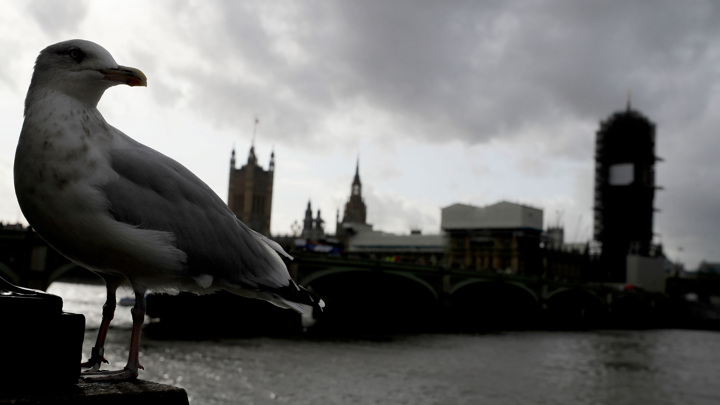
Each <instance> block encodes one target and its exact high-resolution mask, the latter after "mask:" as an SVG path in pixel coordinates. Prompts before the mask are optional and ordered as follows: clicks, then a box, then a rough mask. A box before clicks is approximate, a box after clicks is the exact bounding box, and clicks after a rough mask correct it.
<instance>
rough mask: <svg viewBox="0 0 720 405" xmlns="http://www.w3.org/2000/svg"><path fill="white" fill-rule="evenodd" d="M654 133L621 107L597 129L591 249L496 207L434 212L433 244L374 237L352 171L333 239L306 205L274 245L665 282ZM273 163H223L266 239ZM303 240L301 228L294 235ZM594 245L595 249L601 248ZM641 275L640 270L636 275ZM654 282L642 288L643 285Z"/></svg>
mask: <svg viewBox="0 0 720 405" xmlns="http://www.w3.org/2000/svg"><path fill="white" fill-rule="evenodd" d="M659 160H660V159H659V158H657V157H656V156H655V124H654V123H652V122H651V121H650V120H648V119H647V118H646V117H645V116H644V115H643V114H642V113H640V112H639V111H637V110H635V109H633V108H631V106H630V103H629V101H628V105H627V108H626V109H625V110H624V111H619V112H616V113H614V114H612V115H611V116H610V117H608V118H607V119H605V120H603V121H602V122H601V123H600V128H599V129H598V131H597V133H596V142H595V191H594V219H595V222H594V231H595V235H594V237H595V238H594V239H595V242H594V243H590V242H588V243H584V244H566V243H564V237H563V229H562V228H561V227H550V228H548V229H546V230H544V229H543V211H542V210H541V209H538V208H535V207H531V206H528V205H522V204H515V203H511V202H506V201H501V202H498V203H496V204H492V205H488V206H485V207H477V206H472V205H467V204H460V203H457V204H453V205H450V206H448V207H445V208H442V209H441V221H440V222H441V226H440V227H441V230H442V234H439V235H422V234H421V233H420V232H419V231H411V232H410V233H409V234H408V235H394V234H388V233H384V232H380V231H375V230H373V229H372V225H370V224H368V223H367V207H366V205H365V201H364V199H363V195H362V182H361V181H360V171H359V162H358V163H356V167H355V176H354V178H353V179H352V183H351V187H350V196H349V199H348V201H347V203H346V204H345V208H344V212H343V215H342V219H340V213H339V212H338V214H337V216H336V228H335V229H336V234H335V235H327V234H326V233H325V230H324V222H325V221H324V220H323V219H322V218H321V217H320V211H319V210H318V213H317V216H316V217H314V218H313V212H312V209H311V206H310V202H308V205H307V209H306V211H305V218H304V220H303V227H302V232H301V233H300V234H299V235H295V236H292V237H275V238H274V239H276V240H277V241H278V242H279V243H281V244H282V245H283V246H285V247H286V248H289V249H290V250H298V249H299V250H307V251H315V252H324V253H326V254H327V253H328V252H332V253H334V254H341V255H346V256H353V257H365V258H372V259H376V260H391V261H402V262H409V263H416V264H426V265H440V266H446V267H461V268H466V269H475V270H478V271H494V272H505V273H510V274H524V275H542V276H545V277H552V278H559V279H576V280H601V281H616V282H625V281H627V282H630V281H635V282H636V283H637V282H638V280H637V277H639V276H638V274H640V275H641V276H642V277H647V275H648V274H655V275H656V277H658V278H659V277H660V276H661V274H660V273H661V272H662V273H663V274H662V276H663V277H664V260H665V259H664V255H663V253H662V247H660V246H656V245H653V244H652V235H653V232H652V229H653V214H654V211H655V208H654V207H653V201H654V196H655V190H656V189H658V187H656V186H655V169H654V164H655V162H656V161H659ZM274 171H275V154H274V152H273V153H271V155H270V164H269V167H268V168H267V169H264V168H263V167H261V166H260V165H259V164H258V161H257V157H256V155H255V148H254V146H251V147H250V151H249V154H248V158H247V162H246V163H245V164H244V165H242V166H241V167H240V168H238V167H237V165H236V157H235V150H234V149H233V151H232V156H231V159H230V180H229V189H228V205H229V207H230V208H231V209H232V211H233V212H234V213H235V214H236V215H237V216H238V218H240V219H241V220H242V221H244V222H245V223H246V224H247V225H248V226H250V227H251V228H253V229H255V230H257V231H258V232H260V233H263V234H265V235H267V236H270V220H271V210H272V195H273V177H274ZM298 231H300V229H298ZM598 246H599V248H598ZM640 268H642V269H640ZM649 283H650V284H651V282H644V284H646V285H647V284H649Z"/></svg>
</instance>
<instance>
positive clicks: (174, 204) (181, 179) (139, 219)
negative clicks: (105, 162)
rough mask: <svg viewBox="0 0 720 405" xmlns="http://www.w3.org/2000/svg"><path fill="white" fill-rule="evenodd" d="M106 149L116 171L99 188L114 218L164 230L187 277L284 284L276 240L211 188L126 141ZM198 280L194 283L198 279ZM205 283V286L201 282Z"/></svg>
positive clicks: (241, 283) (253, 284)
mask: <svg viewBox="0 0 720 405" xmlns="http://www.w3.org/2000/svg"><path fill="white" fill-rule="evenodd" d="M129 140H130V141H131V143H130V144H129V146H128V147H125V148H121V149H115V150H113V151H111V152H110V153H109V154H110V159H111V167H112V169H113V170H114V171H115V173H116V174H117V176H116V177H115V178H114V180H111V181H110V182H108V183H107V184H105V185H104V186H103V191H104V193H105V195H106V197H107V199H108V201H109V210H110V214H111V215H112V216H113V217H114V218H115V220H117V221H120V222H123V223H126V224H130V225H132V226H135V227H138V228H140V229H148V230H155V231H163V232H169V233H171V234H173V235H174V238H175V243H176V245H177V248H178V249H180V250H182V251H183V252H185V253H186V254H187V268H186V271H187V274H186V275H187V276H189V277H192V278H194V279H195V280H198V278H203V277H204V278H207V277H206V276H208V275H209V276H211V277H212V279H213V280H216V281H218V282H221V283H229V284H232V285H236V286H238V285H239V286H244V287H249V288H260V289H263V288H264V287H269V288H281V287H285V286H288V284H289V278H290V276H289V274H288V272H287V268H286V267H285V265H284V263H283V262H282V260H281V259H280V257H279V256H278V254H277V253H276V250H279V251H280V252H281V253H282V254H285V255H287V254H286V253H285V252H284V251H283V250H282V248H280V246H279V245H277V243H275V242H273V241H270V240H268V239H267V238H265V237H263V236H262V235H260V234H258V233H256V232H255V231H253V230H251V229H250V228H248V227H247V226H246V225H245V224H244V223H242V222H241V221H240V220H239V219H237V217H236V216H235V214H234V213H233V212H232V211H231V210H230V208H228V206H227V204H225V202H223V201H222V200H221V199H220V197H218V195H217V194H215V192H213V191H212V189H211V188H210V187H209V186H208V185H207V184H205V183H204V182H203V181H202V180H200V179H199V178H198V177H197V176H195V175H194V174H193V173H192V172H190V171H189V170H188V169H187V168H185V167H184V166H183V165H181V164H180V163H178V162H176V161H174V160H173V159H171V158H169V157H167V156H165V155H163V154H162V153H160V152H157V151H156V150H154V149H151V148H149V147H147V146H145V145H142V144H140V143H137V142H135V141H133V140H131V139H129ZM199 283H200V282H199ZM203 287H205V286H203Z"/></svg>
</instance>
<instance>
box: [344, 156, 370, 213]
mask: <svg viewBox="0 0 720 405" xmlns="http://www.w3.org/2000/svg"><path fill="white" fill-rule="evenodd" d="M366 210H367V209H366V207H365V202H364V201H363V198H362V183H360V159H358V161H357V163H356V165H355V178H354V179H353V182H352V187H351V189H350V200H349V201H348V202H347V204H345V214H344V215H343V220H342V222H343V223H348V222H354V223H358V224H366V222H365V219H366Z"/></svg>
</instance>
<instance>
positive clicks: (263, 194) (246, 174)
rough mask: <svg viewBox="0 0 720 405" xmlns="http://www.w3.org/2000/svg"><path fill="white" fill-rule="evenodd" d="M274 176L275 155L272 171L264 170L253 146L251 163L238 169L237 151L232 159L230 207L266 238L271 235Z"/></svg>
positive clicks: (249, 160)
mask: <svg viewBox="0 0 720 405" xmlns="http://www.w3.org/2000/svg"><path fill="white" fill-rule="evenodd" d="M274 173H275V152H272V153H271V154H270V166H269V168H268V170H264V169H263V168H262V167H261V166H260V165H258V162H257V157H256V156H255V146H254V145H253V146H251V147H250V153H249V154H248V159H247V163H246V164H245V165H244V166H242V167H241V168H239V169H238V168H236V166H235V148H233V150H232V156H231V158H230V185H229V187H228V206H229V207H230V209H231V210H232V211H233V212H234V213H235V215H237V217H238V218H240V220H242V221H243V222H245V224H246V225H247V226H249V227H250V228H252V229H254V230H256V231H258V232H260V233H262V234H263V235H266V236H270V213H271V210H272V193H273V175H274Z"/></svg>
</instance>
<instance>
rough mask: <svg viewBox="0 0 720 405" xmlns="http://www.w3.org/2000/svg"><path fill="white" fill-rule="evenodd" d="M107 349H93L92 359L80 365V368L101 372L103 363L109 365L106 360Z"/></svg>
mask: <svg viewBox="0 0 720 405" xmlns="http://www.w3.org/2000/svg"><path fill="white" fill-rule="evenodd" d="M104 354H105V348H103V347H93V348H92V353H91V355H90V359H89V360H88V361H86V362H83V363H80V367H82V368H89V369H91V371H99V370H100V365H101V364H102V363H105V364H109V363H108V361H107V360H106V359H105V356H104Z"/></svg>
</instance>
